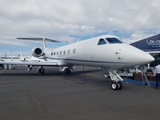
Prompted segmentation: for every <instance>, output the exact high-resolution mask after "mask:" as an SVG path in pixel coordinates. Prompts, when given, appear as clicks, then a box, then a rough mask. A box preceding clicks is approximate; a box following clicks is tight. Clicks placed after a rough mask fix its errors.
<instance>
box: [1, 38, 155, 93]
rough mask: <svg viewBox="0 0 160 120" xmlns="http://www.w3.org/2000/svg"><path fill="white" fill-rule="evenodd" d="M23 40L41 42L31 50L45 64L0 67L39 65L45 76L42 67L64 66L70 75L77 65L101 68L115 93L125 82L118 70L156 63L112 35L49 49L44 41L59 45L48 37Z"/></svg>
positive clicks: (29, 63) (151, 58) (147, 55)
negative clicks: (41, 58) (39, 45)
mask: <svg viewBox="0 0 160 120" xmlns="http://www.w3.org/2000/svg"><path fill="white" fill-rule="evenodd" d="M17 39H23V40H41V41H42V46H43V47H42V49H41V48H39V47H36V48H33V49H32V55H33V56H34V57H43V58H44V60H46V62H21V63H20V62H0V64H25V65H37V66H41V67H39V68H38V72H39V73H41V74H44V68H43V66H57V67H63V70H64V71H66V72H71V70H72V67H73V66H75V65H82V66H83V65H85V66H95V67H100V68H101V69H102V71H103V72H104V73H105V72H106V70H107V71H108V72H109V74H110V78H111V80H112V81H113V82H112V84H111V88H112V89H113V90H117V89H118V90H120V89H122V83H121V81H123V79H122V78H121V77H120V76H119V75H118V73H117V69H121V68H127V67H133V66H137V65H142V64H146V63H149V62H152V61H154V58H153V57H152V56H151V55H149V54H147V53H145V52H143V51H142V50H140V49H138V48H135V47H133V46H131V45H129V44H126V43H124V42H123V41H121V40H119V38H118V37H116V36H112V35H103V36H99V37H95V38H91V39H87V40H84V41H80V42H77V43H73V44H69V45H66V46H63V47H58V48H54V49H51V48H46V45H45V41H52V42H59V41H57V40H51V39H46V38H17Z"/></svg>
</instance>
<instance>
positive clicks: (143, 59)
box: [139, 53, 155, 64]
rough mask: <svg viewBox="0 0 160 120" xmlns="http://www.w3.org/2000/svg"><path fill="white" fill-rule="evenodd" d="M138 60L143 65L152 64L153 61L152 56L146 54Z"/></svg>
mask: <svg viewBox="0 0 160 120" xmlns="http://www.w3.org/2000/svg"><path fill="white" fill-rule="evenodd" d="M139 60H140V61H141V62H143V63H144V64H145V63H150V62H153V61H154V60H155V59H154V57H153V56H151V55H150V54H147V53H146V54H143V55H139Z"/></svg>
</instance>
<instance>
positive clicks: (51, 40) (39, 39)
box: [17, 38, 60, 42]
mask: <svg viewBox="0 0 160 120" xmlns="http://www.w3.org/2000/svg"><path fill="white" fill-rule="evenodd" d="M17 39H20V40H38V41H42V40H44V39H45V41H50V42H60V41H58V40H53V39H48V38H17Z"/></svg>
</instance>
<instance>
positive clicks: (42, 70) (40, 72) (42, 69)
mask: <svg viewBox="0 0 160 120" xmlns="http://www.w3.org/2000/svg"><path fill="white" fill-rule="evenodd" d="M37 71H38V73H39V74H41V75H43V74H44V72H45V71H44V68H43V66H40V67H38V69H37Z"/></svg>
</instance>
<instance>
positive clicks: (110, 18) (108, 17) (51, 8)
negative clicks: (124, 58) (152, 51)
mask: <svg viewBox="0 0 160 120" xmlns="http://www.w3.org/2000/svg"><path fill="white" fill-rule="evenodd" d="M159 6H160V2H159V0H152V1H150V0H140V1H133V0H127V1H126V0H112V1H111V0H110V1H106V0H94V1H91V0H66V1H64V0H58V1H56V0H47V1H44V0H13V1H12V2H11V1H10V0H1V4H0V31H1V32H0V44H13V45H22V46H28V45H30V46H31V43H30V42H24V41H21V42H20V41H18V40H16V38H17V37H43V36H45V37H47V38H52V39H59V40H62V41H71V42H73V41H75V40H76V39H83V37H84V36H96V35H99V34H114V35H117V36H120V37H122V39H127V40H129V39H140V38H142V37H146V36H148V35H153V34H157V33H159V32H160V28H159V26H158V25H159V20H160V14H159V11H160V8H159Z"/></svg>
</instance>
